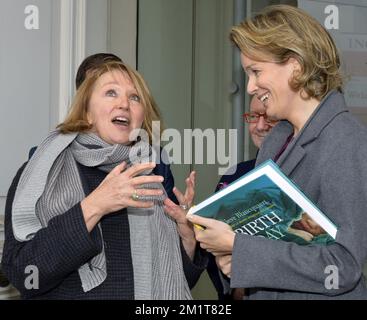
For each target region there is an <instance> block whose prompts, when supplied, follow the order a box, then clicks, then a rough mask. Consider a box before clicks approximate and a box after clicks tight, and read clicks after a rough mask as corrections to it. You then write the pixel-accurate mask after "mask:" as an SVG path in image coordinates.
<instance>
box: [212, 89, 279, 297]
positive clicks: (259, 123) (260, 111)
mask: <svg viewBox="0 0 367 320" xmlns="http://www.w3.org/2000/svg"><path fill="white" fill-rule="evenodd" d="M243 118H244V121H245V122H246V123H247V124H248V131H249V133H250V136H251V140H252V142H253V143H254V145H255V146H256V147H257V148H258V149H259V148H260V146H261V144H262V142H263V141H264V138H265V137H266V136H267V135H268V134H269V132H270V131H271V129H272V128H273V127H274V126H275V125H276V124H277V123H278V121H277V120H273V119H270V118H268V117H267V115H266V113H265V107H264V105H263V103H262V102H261V101H260V100H259V99H258V98H257V97H256V96H253V97H252V98H251V102H250V112H248V113H245V114H244V115H243ZM255 162H256V159H252V160H248V161H244V162H240V163H238V164H237V168H236V171H235V173H233V174H231V175H223V176H222V178H221V179H220V181H219V183H218V185H217V187H216V189H215V192H217V191H219V190H221V189H223V188H225V187H227V186H228V185H229V184H230V183H231V182H233V181H235V180H237V179H238V178H240V177H241V176H243V175H244V174H246V173H247V172H249V171H251V170H252V169H253V168H254V167H255ZM207 271H208V274H209V277H210V279H211V280H212V282H213V284H214V286H215V288H216V290H217V292H218V299H219V300H232V299H234V300H241V299H243V297H244V294H245V292H244V289H242V288H236V289H233V290H232V291H231V289H230V288H229V287H228V288H225V287H224V286H223V281H221V277H225V276H224V275H223V274H222V273H221V272H220V271H219V269H218V267H217V265H216V263H215V259H214V256H212V255H210V258H209V263H208V267H207Z"/></svg>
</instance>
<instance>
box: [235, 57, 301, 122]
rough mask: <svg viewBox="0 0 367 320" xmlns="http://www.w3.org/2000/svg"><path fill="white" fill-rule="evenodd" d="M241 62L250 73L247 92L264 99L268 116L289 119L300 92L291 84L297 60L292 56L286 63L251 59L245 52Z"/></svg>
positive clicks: (261, 99) (247, 72) (248, 73)
mask: <svg viewBox="0 0 367 320" xmlns="http://www.w3.org/2000/svg"><path fill="white" fill-rule="evenodd" d="M241 63H242V67H243V69H244V71H245V72H246V74H247V75H248V85H247V92H248V93H249V94H250V95H256V96H257V98H258V99H259V100H260V101H262V103H263V104H264V107H265V111H266V114H267V116H269V117H271V118H274V119H278V120H281V119H288V116H289V113H290V111H291V108H292V106H293V105H294V103H295V102H296V101H297V98H298V97H299V93H298V92H295V91H293V90H292V89H291V87H290V86H289V81H290V79H291V78H292V76H293V74H294V71H295V68H298V66H299V65H298V62H297V60H295V59H293V58H290V59H289V60H288V61H287V62H286V63H283V64H278V63H274V62H262V61H256V60H253V59H250V58H249V57H247V56H246V55H244V54H243V53H242V54H241Z"/></svg>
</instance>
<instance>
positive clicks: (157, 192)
mask: <svg viewBox="0 0 367 320" xmlns="http://www.w3.org/2000/svg"><path fill="white" fill-rule="evenodd" d="M128 193H129V194H130V195H131V196H130V197H131V198H132V195H133V194H135V195H137V196H138V197H149V196H161V195H163V190H162V189H131V190H129V192H128Z"/></svg>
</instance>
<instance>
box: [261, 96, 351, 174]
mask: <svg viewBox="0 0 367 320" xmlns="http://www.w3.org/2000/svg"><path fill="white" fill-rule="evenodd" d="M347 111H348V110H347V108H346V105H345V100H344V97H343V95H342V94H341V93H339V92H337V91H331V92H330V93H329V94H328V95H327V96H326V97H325V98H324V99H323V100H322V101H321V102H320V104H319V106H318V107H317V108H316V110H315V111H314V113H313V114H312V115H311V117H310V118H309V120H308V121H307V122H306V124H305V125H304V127H303V128H302V130H301V131H300V133H299V134H298V135H297V136H296V137H295V138H294V139H293V140H292V141H291V142H290V143H289V145H288V147H287V148H286V150H285V151H284V152H283V154H282V155H281V156H280V157H279V159H278V161H277V164H278V165H279V167H280V168H281V169H282V171H283V172H284V173H285V174H286V175H288V176H289V175H290V174H291V173H292V171H293V170H294V169H295V168H296V167H297V165H298V164H299V163H300V161H301V160H302V159H303V158H304V157H305V156H306V154H307V152H306V150H305V149H304V146H306V145H307V144H309V143H313V142H314V141H316V140H317V138H318V136H319V135H320V133H321V132H322V130H323V129H324V128H325V127H326V126H327V125H328V124H329V123H330V122H331V121H332V120H333V119H334V118H335V117H336V116H337V115H338V114H340V113H342V112H347ZM292 132H293V127H292V125H291V124H290V123H289V122H287V121H281V122H280V123H279V124H278V125H277V126H275V127H274V128H273V130H272V132H271V134H269V136H268V137H267V138H266V139H265V141H264V145H263V147H264V148H261V149H260V151H259V155H258V160H257V161H256V165H258V164H259V163H262V162H264V161H266V160H268V159H274V157H275V156H276V155H277V153H278V152H279V150H280V149H281V148H282V146H283V145H284V143H285V142H286V139H287V137H288V136H289V135H290V134H291V133H292ZM262 149H263V150H262Z"/></svg>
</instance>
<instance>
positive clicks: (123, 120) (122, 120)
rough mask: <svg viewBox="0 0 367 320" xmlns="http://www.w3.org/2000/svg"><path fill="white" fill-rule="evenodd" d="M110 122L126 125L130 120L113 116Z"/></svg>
mask: <svg viewBox="0 0 367 320" xmlns="http://www.w3.org/2000/svg"><path fill="white" fill-rule="evenodd" d="M112 123H113V124H117V125H119V126H125V127H127V126H129V124H130V120H129V119H128V118H126V117H115V118H113V119H112Z"/></svg>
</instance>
